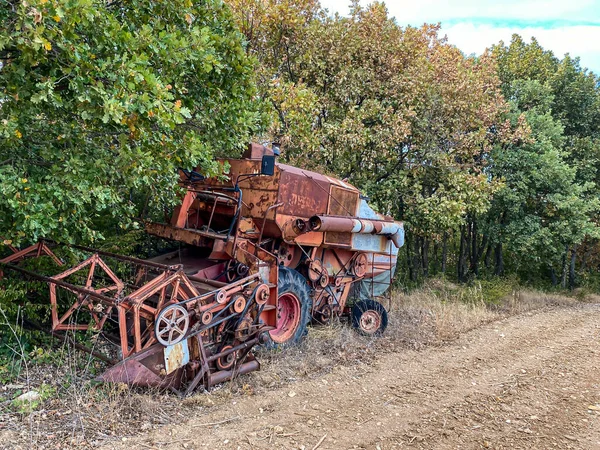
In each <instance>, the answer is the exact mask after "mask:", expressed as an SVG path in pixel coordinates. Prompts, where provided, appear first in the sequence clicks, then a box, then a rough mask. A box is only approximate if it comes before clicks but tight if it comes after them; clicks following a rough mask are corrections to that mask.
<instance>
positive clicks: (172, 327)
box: [154, 304, 190, 347]
mask: <svg viewBox="0 0 600 450" xmlns="http://www.w3.org/2000/svg"><path fill="white" fill-rule="evenodd" d="M189 325H190V316H189V314H188V311H187V309H185V307H183V306H181V305H178V304H173V305H169V306H167V307H166V308H164V309H163V310H162V311H161V312H160V313H159V314H158V317H157V318H156V322H155V325H154V335H155V337H156V340H157V341H158V342H160V343H161V344H162V345H164V346H165V347H166V346H169V345H175V344H177V343H179V342H181V341H182V340H183V339H184V338H185V334H186V333H187V331H188V327H189Z"/></svg>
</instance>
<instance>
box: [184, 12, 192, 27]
mask: <svg viewBox="0 0 600 450" xmlns="http://www.w3.org/2000/svg"><path fill="white" fill-rule="evenodd" d="M185 21H186V22H187V23H188V24H190V25H191V24H192V15H191V14H189V13H188V14H186V15H185Z"/></svg>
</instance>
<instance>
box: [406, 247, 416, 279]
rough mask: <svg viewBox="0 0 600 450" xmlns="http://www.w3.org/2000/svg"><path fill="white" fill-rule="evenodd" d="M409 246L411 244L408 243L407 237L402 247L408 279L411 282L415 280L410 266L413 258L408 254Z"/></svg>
mask: <svg viewBox="0 0 600 450" xmlns="http://www.w3.org/2000/svg"><path fill="white" fill-rule="evenodd" d="M411 244H412V242H411V241H410V237H407V238H406V242H405V243H404V247H406V265H407V266H408V278H409V279H410V280H411V281H414V280H415V275H414V271H415V269H414V267H413V265H412V262H413V258H412V255H411V253H410V248H411Z"/></svg>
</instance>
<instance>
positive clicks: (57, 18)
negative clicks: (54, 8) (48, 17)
mask: <svg viewBox="0 0 600 450" xmlns="http://www.w3.org/2000/svg"><path fill="white" fill-rule="evenodd" d="M52 18H53V19H54V21H55V22H60V17H59V16H54V17H52Z"/></svg>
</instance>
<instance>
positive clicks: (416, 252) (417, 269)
mask: <svg viewBox="0 0 600 450" xmlns="http://www.w3.org/2000/svg"><path fill="white" fill-rule="evenodd" d="M419 240H420V238H419V237H416V236H415V247H414V249H413V267H414V271H413V274H414V278H413V281H417V280H418V279H419V273H420V272H421V270H420V268H421V261H419V259H420V258H419V253H421V252H420V247H421V246H420V245H419Z"/></svg>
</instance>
